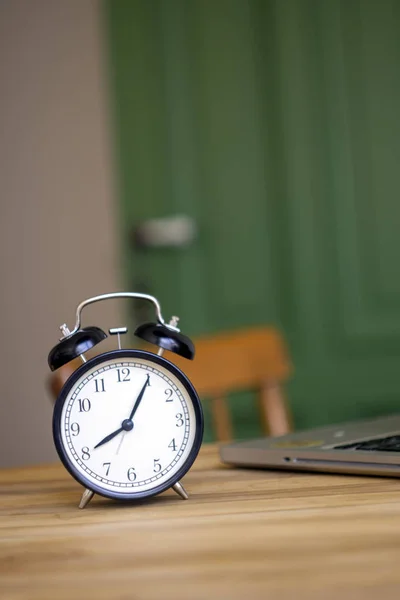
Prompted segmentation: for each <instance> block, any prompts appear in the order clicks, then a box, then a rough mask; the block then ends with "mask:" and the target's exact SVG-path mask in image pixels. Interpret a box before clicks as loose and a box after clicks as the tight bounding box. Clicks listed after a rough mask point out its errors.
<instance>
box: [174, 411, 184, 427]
mask: <svg viewBox="0 0 400 600" xmlns="http://www.w3.org/2000/svg"><path fill="white" fill-rule="evenodd" d="M175 418H176V419H177V422H176V427H182V425H183V423H184V421H183V419H182V413H178V414H177V415H175Z"/></svg>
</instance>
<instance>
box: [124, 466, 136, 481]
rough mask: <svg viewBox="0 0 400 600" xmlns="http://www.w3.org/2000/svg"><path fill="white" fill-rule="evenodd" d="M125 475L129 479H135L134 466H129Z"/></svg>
mask: <svg viewBox="0 0 400 600" xmlns="http://www.w3.org/2000/svg"><path fill="white" fill-rule="evenodd" d="M126 475H127V477H128V479H129V481H135V479H136V473H135V467H131V468H130V469H128V472H127V474H126Z"/></svg>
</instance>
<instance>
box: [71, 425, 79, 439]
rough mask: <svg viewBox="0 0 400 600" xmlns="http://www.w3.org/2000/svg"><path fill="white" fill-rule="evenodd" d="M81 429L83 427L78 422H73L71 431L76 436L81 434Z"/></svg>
mask: <svg viewBox="0 0 400 600" xmlns="http://www.w3.org/2000/svg"><path fill="white" fill-rule="evenodd" d="M80 430H81V428H80V427H79V424H78V423H71V432H72V435H73V436H74V437H76V436H77V435H79V432H80Z"/></svg>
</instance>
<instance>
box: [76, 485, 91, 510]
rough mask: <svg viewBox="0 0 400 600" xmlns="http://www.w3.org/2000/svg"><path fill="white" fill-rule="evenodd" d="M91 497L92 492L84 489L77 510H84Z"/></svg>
mask: <svg viewBox="0 0 400 600" xmlns="http://www.w3.org/2000/svg"><path fill="white" fill-rule="evenodd" d="M93 496H94V492H92V490H88V489H86V490H85V491H84V492H83V494H82V498H81V501H80V502H79V508H86V506H87V505H88V504H89V502H90V501H91V499H92V498H93Z"/></svg>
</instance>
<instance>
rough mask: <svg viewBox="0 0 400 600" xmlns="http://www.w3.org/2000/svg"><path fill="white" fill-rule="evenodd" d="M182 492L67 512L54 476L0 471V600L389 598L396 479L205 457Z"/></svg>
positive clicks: (49, 470) (395, 548) (399, 498)
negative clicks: (247, 465)
mask: <svg viewBox="0 0 400 600" xmlns="http://www.w3.org/2000/svg"><path fill="white" fill-rule="evenodd" d="M185 486H186V488H187V490H188V492H189V493H190V495H191V496H190V499H189V500H187V501H183V500H181V499H180V498H179V497H178V496H177V495H175V494H174V493H173V492H172V491H168V492H166V493H164V494H163V495H160V496H158V497H156V498H154V499H152V500H150V501H146V502H142V503H140V504H135V505H130V506H128V505H122V504H119V503H117V502H113V501H111V500H107V499H104V498H100V497H99V496H97V497H95V498H94V500H93V501H92V502H91V504H89V506H88V507H87V508H86V509H85V510H79V509H78V508H77V503H78V501H79V498H80V495H81V488H80V486H79V485H78V484H77V483H75V482H74V481H73V480H72V479H71V478H70V476H69V475H68V474H67V473H66V471H65V470H64V469H63V467H61V466H60V465H52V466H44V467H43V466H42V467H30V468H25V469H9V470H3V471H0V493H1V495H0V497H1V507H0V515H1V516H0V526H1V534H0V597H1V598H2V599H3V598H4V599H7V600H19V599H21V598H24V599H26V598H32V599H35V600H36V599H37V600H47V599H51V600H64V599H74V600H77V599H80V598H85V599H87V598H96V600H103V599H104V600H106V599H107V600H110V599H114V598H118V599H127V600H128V599H129V600H136V599H142V598H143V599H149V600H153V599H159V598H174V599H185V600H191V599H193V600H197V599H203V598H204V599H208V600H211V599H214V598H215V599H230V600H231V599H233V600H235V599H245V600H251V599H259V598H260V599H261V598H262V599H265V598H279V599H286V598H293V599H296V600H303V599H305V600H310V599H311V598H321V599H323V600H326V599H330V598H335V599H336V598H338V597H340V598H341V599H343V598H349V599H350V598H352V599H357V598H360V599H361V598H362V599H363V600H369V599H371V600H372V599H376V598H379V599H380V598H382V600H383V599H384V600H387V599H388V598H393V599H394V598H396V599H398V598H399V597H400V481H396V480H391V479H384V478H367V477H353V476H336V475H317V474H294V473H287V472H273V471H269V472H268V471H256V470H239V469H232V468H228V467H223V466H222V465H220V463H219V460H218V454H217V449H216V447H215V446H205V447H203V449H202V451H201V453H200V456H199V458H198V459H197V461H196V463H195V465H194V467H193V468H192V470H191V471H190V473H189V474H188V475H187V476H186V477H185Z"/></svg>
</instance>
